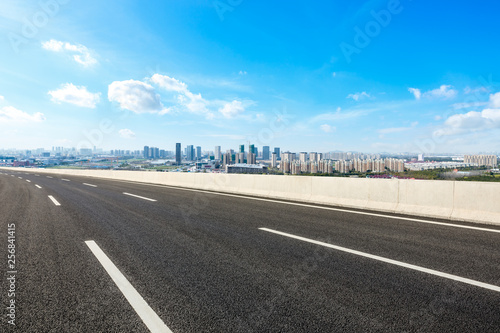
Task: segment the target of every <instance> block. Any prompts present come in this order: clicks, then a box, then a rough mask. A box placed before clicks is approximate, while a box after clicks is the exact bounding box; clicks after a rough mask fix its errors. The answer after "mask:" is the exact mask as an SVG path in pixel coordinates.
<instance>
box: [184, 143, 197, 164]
mask: <svg viewBox="0 0 500 333" xmlns="http://www.w3.org/2000/svg"><path fill="white" fill-rule="evenodd" d="M186 148H187V150H186V159H187V160H188V161H194V159H195V158H194V146H193V145H188V146H187V147H186Z"/></svg>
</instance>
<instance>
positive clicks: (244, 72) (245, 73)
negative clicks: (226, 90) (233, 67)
mask: <svg viewBox="0 0 500 333" xmlns="http://www.w3.org/2000/svg"><path fill="white" fill-rule="evenodd" d="M238 74H239V75H247V71H240V72H239V73H238Z"/></svg>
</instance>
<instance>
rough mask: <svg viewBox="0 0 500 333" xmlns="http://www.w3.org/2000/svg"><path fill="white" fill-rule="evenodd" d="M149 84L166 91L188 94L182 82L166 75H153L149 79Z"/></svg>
mask: <svg viewBox="0 0 500 333" xmlns="http://www.w3.org/2000/svg"><path fill="white" fill-rule="evenodd" d="M151 82H153V83H155V84H157V85H159V86H160V87H161V88H163V89H165V90H167V91H175V92H180V93H183V94H185V93H186V92H188V89H187V85H186V84H185V83H184V82H181V81H179V80H177V79H174V78H173V77H170V76H167V75H161V74H155V75H153V76H152V77H151Z"/></svg>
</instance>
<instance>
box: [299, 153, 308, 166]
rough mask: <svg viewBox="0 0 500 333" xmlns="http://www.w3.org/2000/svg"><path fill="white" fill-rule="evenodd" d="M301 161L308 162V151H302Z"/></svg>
mask: <svg viewBox="0 0 500 333" xmlns="http://www.w3.org/2000/svg"><path fill="white" fill-rule="evenodd" d="M299 160H300V163H306V162H307V153H306V152H301V153H300V156H299Z"/></svg>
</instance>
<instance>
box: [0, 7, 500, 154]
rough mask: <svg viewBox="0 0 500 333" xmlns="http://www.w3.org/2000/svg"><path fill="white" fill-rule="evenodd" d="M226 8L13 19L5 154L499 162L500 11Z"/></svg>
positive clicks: (23, 11)
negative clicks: (182, 152) (472, 158)
mask: <svg viewBox="0 0 500 333" xmlns="http://www.w3.org/2000/svg"><path fill="white" fill-rule="evenodd" d="M48 3H50V4H52V5H47V4H48ZM223 3H224V4H225V6H221V5H220V2H214V1H209V0H207V1H198V2H197V3H196V5H194V4H192V3H171V2H167V3H164V2H148V3H142V2H137V1H130V2H127V3H119V4H118V3H116V2H110V3H101V2H97V1H90V2H86V3H77V2H66V1H58V0H54V1H52V2H51V1H46V2H44V1H42V2H30V1H18V2H15V3H12V2H8V3H7V2H6V3H2V4H0V13H1V14H0V20H2V23H3V24H1V25H0V31H1V32H2V34H3V35H4V36H6V38H5V39H4V43H5V48H4V51H3V52H2V53H1V54H0V64H1V65H0V72H1V75H0V125H1V126H2V127H3V128H5V130H2V131H1V133H0V145H1V147H0V148H5V149H8V148H15V149H28V148H36V147H45V148H47V147H52V146H69V147H77V148H92V147H93V146H99V147H102V148H103V149H106V150H111V149H115V148H124V147H129V148H127V149H134V150H135V149H141V148H142V147H143V146H144V145H154V146H156V147H162V148H163V149H169V150H173V149H175V142H186V143H188V142H190V143H189V144H191V143H192V144H193V145H194V146H195V147H196V146H202V147H214V146H217V145H220V146H222V147H237V146H238V145H239V144H241V143H244V144H245V145H246V144H247V142H251V143H253V144H255V145H256V146H259V147H262V146H270V147H281V148H282V150H292V151H297V152H299V151H318V152H326V151H335V150H340V151H363V152H367V153H379V152H388V153H397V152H415V153H439V152H450V153H461V154H466V153H478V152H490V151H498V147H499V146H500V135H499V134H500V120H499V119H500V83H499V81H500V69H499V68H498V66H496V55H497V54H498V51H499V49H500V46H499V45H497V44H496V43H491V40H490V36H494V35H497V34H498V33H499V32H500V31H499V29H500V28H499V27H498V26H497V25H496V24H495V23H494V22H496V17H495V13H496V12H497V9H498V8H499V4H497V3H495V2H486V3H481V4H472V3H454V4H453V10H452V11H450V8H449V7H450V5H449V4H442V3H435V2H430V1H418V2H410V1H392V0H391V1H369V2H364V1H353V2H349V3H332V2H327V1H321V2H317V3H314V4H304V3H300V4H299V3H289V4H288V5H287V6H283V5H280V4H274V3H264V2H248V1H241V2H238V3H237V4H236V3H233V4H232V5H231V4H228V3H226V2H223ZM54 4H55V5H54ZM217 4H218V5H217ZM299 7H300V8H299ZM117 8H120V10H119V11H118V10H116V9H117ZM430 8H432V10H430ZM82 13H85V14H82ZM87 14H89V15H87ZM443 17H446V18H447V19H446V20H443ZM256 22H259V26H258V28H256V26H255V23H256ZM297 22H301V24H299V25H298V24H297ZM422 22H425V24H422ZM463 22H468V24H467V25H464V24H463ZM199 27H203V29H201V30H200V29H199ZM486 32H487V33H486ZM485 45H487V48H486V47H485ZM388 50H391V52H387V51H388ZM170 146H172V148H170Z"/></svg>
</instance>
